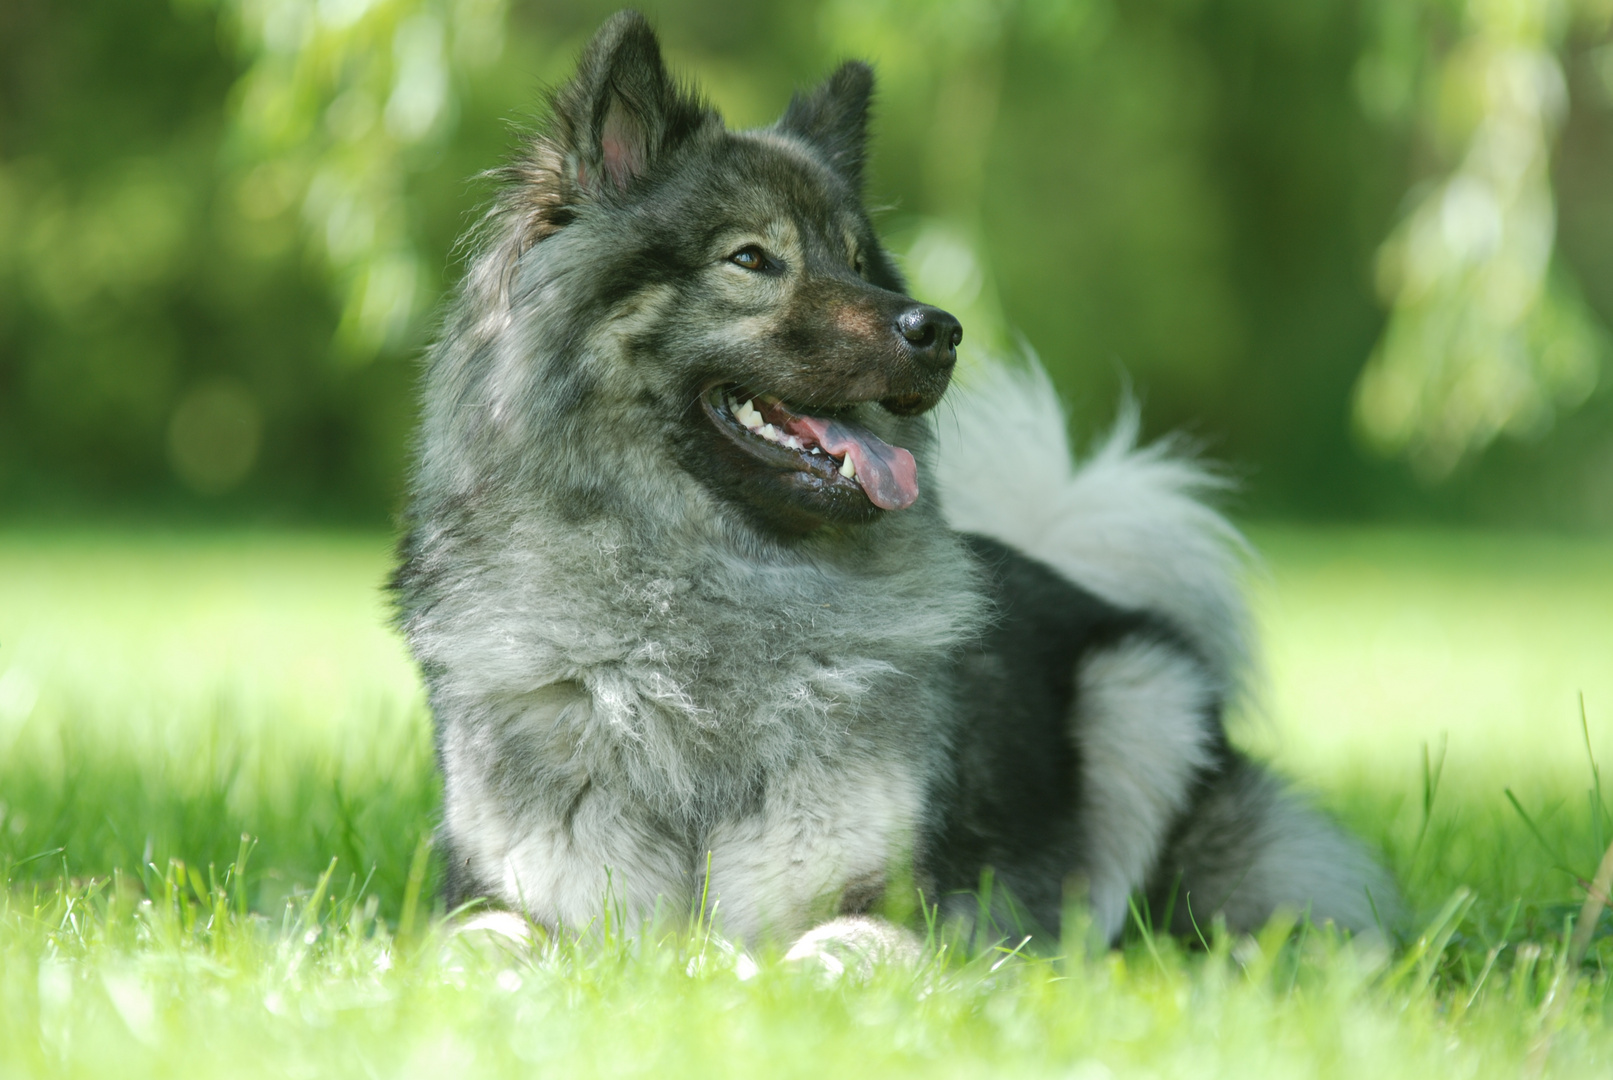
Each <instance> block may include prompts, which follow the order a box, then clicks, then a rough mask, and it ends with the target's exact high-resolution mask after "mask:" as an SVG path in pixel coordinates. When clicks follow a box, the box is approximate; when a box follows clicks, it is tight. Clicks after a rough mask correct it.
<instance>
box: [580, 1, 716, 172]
mask: <svg viewBox="0 0 1613 1080" xmlns="http://www.w3.org/2000/svg"><path fill="white" fill-rule="evenodd" d="M714 116H715V114H713V113H712V112H711V110H710V109H709V108H707V107H706V106H705V105H704V104H703V103H702V102H700V101H699V100H698V99H696V98H695V97H693V96H692V95H688V94H685V93H683V92H682V91H680V89H679V88H678V85H677V83H676V82H674V81H673V79H672V76H671V75H670V74H668V73H667V69H666V65H665V64H663V63H662V62H661V46H660V43H659V42H658V41H656V39H655V31H654V30H651V29H650V24H649V23H648V22H646V21H645V19H644V16H642V15H640V14H639V13H638V12H636V11H620V12H617V13H616V14H615V15H613V16H612V17H611V19H610V21H609V22H607V23H606V24H605V25H604V26H603V27H601V28H600V30H599V32H598V33H597V34H595V35H594V39H593V40H592V41H590V42H589V43H588V47H587V48H586V49H584V50H583V54H582V59H581V61H580V62H579V63H578V65H577V74H576V76H575V77H574V78H573V79H572V80H571V81H570V82H569V83H567V84H566V85H565V86H562V87H561V88H560V89H559V90H558V91H557V92H556V93H555V95H554V129H553V131H552V132H551V136H550V137H551V138H552V139H553V140H554V141H555V142H556V143H558V149H559V150H560V151H561V153H562V154H563V155H564V159H565V169H566V172H567V173H568V174H569V176H568V179H570V180H571V181H572V182H573V183H574V184H575V185H576V186H577V188H578V189H579V190H580V191H582V192H588V193H599V192H601V191H603V190H605V188H606V186H607V185H609V187H610V188H613V189H614V190H615V191H617V192H623V191H626V190H628V189H629V188H630V187H632V185H633V183H634V181H636V180H637V179H638V178H639V177H641V176H643V175H644V174H645V173H646V172H648V171H649V169H650V168H651V167H652V166H653V165H654V164H655V162H656V160H657V159H658V158H659V157H660V156H661V155H662V154H664V153H666V152H667V151H668V150H670V149H672V148H673V147H674V146H676V145H677V144H678V143H679V142H681V141H683V140H684V139H686V138H688V137H689V135H691V134H693V133H694V132H695V131H696V130H698V129H699V128H700V127H701V126H702V125H704V124H705V123H707V122H708V121H709V120H711V119H714Z"/></svg>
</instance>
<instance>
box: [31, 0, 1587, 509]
mask: <svg viewBox="0 0 1613 1080" xmlns="http://www.w3.org/2000/svg"><path fill="white" fill-rule="evenodd" d="M1609 3H1610V0H1307V2H1305V3H1295V2H1294V0H1134V2H1132V3H1127V4H1120V3H1117V2H1114V0H932V2H921V0H817V2H816V3H811V4H794V5H769V4H756V3H752V2H740V0H734V2H720V3H713V2H710V0H706V2H698V3H697V2H695V0H664V2H658V3H649V4H646V5H645V6H646V7H647V8H648V9H649V10H650V14H651V15H652V17H653V18H655V19H656V20H657V22H658V23H659V25H660V26H661V28H662V33H663V38H664V42H665V45H666V48H667V51H668V54H669V57H670V59H671V60H672V61H673V63H674V65H675V66H677V67H679V68H681V69H682V70H683V71H685V72H686V73H687V74H689V75H690V76H691V77H693V78H695V79H696V80H697V81H698V82H700V83H701V84H702V85H703V86H704V87H705V88H706V89H707V90H708V91H709V92H710V93H711V95H712V96H713V98H714V99H715V101H716V103H717V104H718V105H719V106H720V107H721V108H722V109H723V110H724V112H725V114H726V115H727V116H728V117H729V119H730V121H731V122H734V123H737V124H741V125H751V124H760V123H766V122H768V121H769V120H770V119H771V118H772V117H773V116H774V115H776V114H777V111H778V110H779V109H780V108H781V107H782V104H783V102H784V101H785V100H786V98H787V96H788V94H789V92H790V90H791V88H792V87H793V86H796V85H799V84H802V83H805V82H808V81H811V80H814V79H817V78H821V77H822V75H823V74H824V73H825V72H826V71H827V70H828V68H829V67H830V65H831V64H832V63H833V62H834V61H836V60H838V59H841V58H843V57H845V56H852V55H855V56H865V57H868V58H871V59H873V60H874V61H875V62H876V65H877V66H878V69H879V72H880V96H879V102H878V115H877V118H876V139H875V144H874V160H873V165H872V179H871V196H872V198H873V200H874V201H875V202H876V203H879V204H883V205H885V206H887V207H888V209H887V210H885V211H884V212H883V213H882V215H881V222H882V225H883V227H884V229H885V232H886V234H887V237H888V238H889V239H890V241H891V243H892V245H893V247H894V248H895V249H896V250H897V251H898V253H899V254H900V255H901V256H902V257H903V258H904V259H905V261H906V265H907V266H908V269H909V271H910V274H911V276H912V278H913V280H914V283H915V289H916V291H918V292H919V293H920V295H923V296H924V297H925V298H926V299H931V300H933V301H935V302H938V303H941V304H944V305H947V306H949V307H952V308H954V309H955V310H957V311H958V313H959V314H960V315H961V316H962V317H963V319H964V321H965V325H966V328H967V333H966V346H967V347H968V348H969V349H970V350H974V351H976V352H977V353H978V352H980V351H993V352H1001V351H1005V350H1012V349H1015V348H1017V347H1018V343H1019V342H1020V341H1021V340H1024V341H1027V342H1029V343H1030V344H1031V345H1032V346H1034V347H1035V348H1036V349H1038V350H1039V351H1040V353H1041V355H1042V356H1043V358H1044V360H1045V362H1046V363H1047V365H1048V367H1049V369H1050V370H1051V371H1052V372H1053V374H1054V377H1055V380H1056V381H1057V382H1058V383H1059V385H1060V386H1061V387H1062V388H1063V389H1064V390H1065V391H1066V392H1067V393H1068V394H1069V395H1070V396H1071V398H1072V401H1073V403H1074V411H1075V417H1076V419H1077V421H1078V423H1080V424H1081V425H1082V426H1083V427H1085V428H1087V429H1090V428H1091V427H1092V426H1093V425H1094V424H1097V423H1101V422H1102V421H1103V420H1104V419H1105V418H1106V417H1107V416H1108V415H1109V414H1110V412H1111V411H1112V408H1113V401H1114V397H1115V394H1116V392H1117V390H1118V388H1119V386H1120V385H1121V383H1122V382H1123V381H1126V380H1129V381H1131V382H1132V383H1134V384H1135V385H1136V386H1137V387H1138V388H1139V390H1140V391H1141V392H1142V393H1143V394H1144V395H1145V397H1146V399H1147V405H1148V410H1147V414H1146V415H1147V416H1148V418H1149V420H1150V423H1151V425H1152V427H1153V430H1155V431H1158V430H1163V429H1165V428H1174V427H1178V426H1182V425H1186V426H1187V427H1188V428H1189V429H1190V430H1192V431H1195V432H1197V433H1198V434H1200V435H1201V436H1202V437H1204V439H1205V440H1206V441H1207V442H1208V443H1209V444H1210V446H1211V449H1212V450H1213V451H1214V452H1215V453H1217V454H1218V455H1220V456H1224V457H1228V458H1230V459H1231V460H1232V461H1233V462H1234V463H1235V465H1236V466H1237V467H1239V468H1241V469H1242V470H1244V471H1246V472H1248V473H1249V474H1251V477H1250V484H1249V491H1250V495H1249V504H1248V505H1250V506H1251V507H1252V508H1254V509H1256V510H1260V511H1264V512H1281V513H1290V514H1292V513H1299V514H1311V515H1317V514H1323V515H1359V514H1386V513H1392V514H1406V513H1440V514H1446V515H1453V516H1466V517H1469V518H1473V517H1482V518H1485V519H1492V520H1518V519H1528V520H1533V521H1553V520H1555V521H1560V522H1564V523H1569V522H1580V523H1589V522H1595V521H1606V522H1613V481H1605V480H1603V479H1602V478H1604V477H1607V476H1613V424H1610V423H1609V420H1610V419H1613V394H1610V393H1609V392H1608V390H1607V388H1606V387H1607V380H1606V379H1605V378H1604V377H1603V375H1604V370H1605V367H1606V361H1605V359H1604V353H1605V348H1604V346H1603V344H1602V342H1603V340H1604V333H1603V330H1602V329H1601V327H1602V326H1603V325H1604V324H1605V320H1606V319H1608V318H1609V317H1610V316H1613V260H1610V258H1609V257H1608V255H1607V252H1608V251H1613V195H1610V194H1609V193H1610V192H1613V185H1610V184H1609V183H1608V180H1609V178H1610V177H1613V92H1610V89H1609V88H1610V87H1613V61H1610V60H1607V59H1605V58H1606V57H1609V56H1613V52H1610V51H1609V50H1610V46H1608V45H1607V44H1606V39H1607V27H1608V22H1609V13H1608V10H1607V8H1608V6H1609ZM614 6H615V5H614V4H611V3H605V2H600V0H583V2H570V3H565V4H561V3H557V2H548V0H533V2H529V3H524V4H521V5H517V6H514V7H511V8H508V9H507V8H506V6H505V2H504V0H102V2H101V3H100V4H99V5H97V6H96V7H95V8H93V9H90V10H88V11H74V12H69V11H67V10H65V9H62V8H60V7H59V6H56V5H51V4H49V3H46V2H45V0H10V2H9V3H8V4H6V5H4V6H0V505H10V506H13V507H25V506H34V507H39V506H43V505H49V504H51V503H62V502H66V503H70V504H77V505H81V506H82V505H87V504H93V505H97V506H105V505H106V504H107V502H108V500H116V499H123V500H125V501H126V502H128V503H129V504H130V505H150V504H151V503H152V501H153V500H156V501H157V503H159V504H161V505H164V506H170V507H172V506H182V507H191V508H195V509H198V510H201V509H205V508H207V507H212V508H214V511H212V512H225V513H230V514H240V513H261V512H282V511H284V512H290V513H297V514H310V513H312V514H324V515H330V514H337V515H351V516H357V517H361V518H366V519H374V517H375V516H377V514H378V513H379V512H381V511H382V510H383V509H384V508H385V507H387V506H388V505H390V504H392V503H393V502H394V501H395V499H396V498H397V494H398V484H399V478H400V476H401V470H402V465H403V461H404V457H405V447H406V438H407V431H408V427H409V423H410V416H411V410H410V408H409V404H408V402H409V394H410V384H411V382H412V368H411V366H410V365H409V364H407V363H400V362H399V360H401V359H406V358H407V357H409V356H411V355H413V354H414V353H415V352H416V351H417V350H418V348H419V347H420V345H421V343H422V341H423V340H424V338H425V335H426V333H427V332H428V328H429V325H430V318H429V313H430V312H431V310H432V309H433V306H434V304H435V302H436V298H437V297H438V296H439V295H440V294H441V293H442V292H443V291H444V289H445V288H446V287H447V285H448V284H449V283H450V282H451V280H452V278H453V276H454V273H455V269H454V267H453V266H452V265H451V262H450V251H451V248H452V245H453V243H454V239H455V237H456V236H457V235H458V234H459V233H460V232H462V231H463V229H464V227H465V226H466V225H467V223H468V222H469V221H470V220H472V219H473V216H474V213H475V209H476V207H477V205H478V203H479V202H481V201H482V200H483V199H485V196H486V192H485V190H484V189H481V188H479V187H478V186H477V185H475V184H470V185H467V183H466V179H465V178H467V177H472V176H475V175H476V174H478V173H480V172H481V171H483V170H485V169H487V168H489V167H490V166H492V165H495V164H497V163H498V162H499V161H500V160H501V159H502V157H503V156H504V155H505V154H506V153H507V152H508V149H509V147H510V145H511V143H512V142H513V141H514V139H515V138H516V137H517V136H516V135H515V134H514V131H515V130H518V129H522V128H526V127H529V126H530V125H531V124H532V123H533V122H534V120H535V119H536V117H537V116H538V114H540V112H541V109H540V107H539V104H540V98H541V95H540V93H539V89H540V87H541V85H542V84H544V83H546V82H553V81H556V80H558V79H561V78H564V77H565V75H566V74H567V72H568V71H569V67H570V64H571V62H572V58H573V57H574V55H575V51H576V49H577V48H578V47H580V45H581V43H582V42H583V41H584V40H585V39H586V38H587V36H588V35H589V34H590V33H591V32H592V31H593V30H594V28H595V27H597V25H598V24H599V22H600V21H601V20H602V19H603V18H604V17H605V16H606V15H607V14H609V12H610V11H611V10H612V9H613V7H614ZM221 42H222V43H223V45H222V47H221V44H220V43H221ZM1565 65H1566V66H1565ZM1565 72H1566V73H1567V77H1566V78H1565V75H1564V73H1565ZM507 118H513V123H512V121H511V120H510V119H507ZM1559 133H1560V134H1559ZM1554 155H1555V156H1554ZM1554 170H1555V171H1556V172H1557V173H1558V174H1559V176H1560V182H1558V183H1555V184H1554V176H1553V173H1554ZM1559 215H1560V217H1561V219H1562V221H1563V223H1564V227H1563V228H1562V229H1561V230H1559V229H1557V228H1556V221H1557V218H1558V216H1559ZM1570 223H1572V225H1573V228H1572V229H1570V228H1569V227H1568V225H1569V224H1570ZM1554 238H1559V239H1560V241H1561V243H1560V245H1559V246H1558V248H1556V249H1554V244H1553V241H1554ZM1554 250H1555V254H1554ZM1021 335H1023V336H1021ZM1576 407H1577V411H1575V410H1576ZM1570 414H1571V415H1570ZM1554 417H1555V418H1557V419H1556V420H1555V421H1554ZM1564 417H1567V418H1566V419H1564ZM1554 425H1555V426H1554ZM1547 428H1551V429H1552V430H1553V431H1554V432H1555V434H1554V435H1553V436H1552V437H1551V438H1544V437H1543V436H1544V434H1545V432H1546V430H1547ZM1503 432H1505V433H1512V434H1516V435H1519V436H1520V437H1521V439H1520V440H1514V441H1511V442H1509V443H1508V444H1507V445H1502V446H1498V447H1496V448H1493V449H1491V450H1490V451H1488V452H1487V453H1485V454H1484V455H1483V456H1482V457H1479V456H1478V455H1477V452H1478V451H1479V450H1481V449H1482V448H1483V447H1484V445H1485V444H1486V443H1487V442H1488V441H1489V440H1491V439H1492V438H1494V437H1495V436H1496V435H1497V434H1499V433H1503ZM1383 455H1389V456H1390V457H1393V456H1397V455H1404V456H1406V457H1408V458H1409V459H1410V460H1411V461H1412V462H1413V463H1414V465H1415V470H1414V471H1412V472H1408V471H1407V470H1405V469H1403V468H1401V467H1399V466H1398V465H1395V464H1392V463H1388V462H1386V461H1385V460H1384V459H1383ZM1415 476H1421V477H1423V478H1424V479H1425V480H1426V479H1430V478H1443V481H1442V483H1441V484H1440V485H1439V486H1438V487H1437V488H1434V489H1427V488H1425V487H1424V486H1423V485H1422V484H1419V483H1417V482H1416V481H1415V479H1414V477H1415ZM275 508H279V510H276V509H275Z"/></svg>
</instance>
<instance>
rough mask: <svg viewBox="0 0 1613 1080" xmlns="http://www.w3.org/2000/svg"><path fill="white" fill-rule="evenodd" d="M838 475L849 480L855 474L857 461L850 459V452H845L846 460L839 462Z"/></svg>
mask: <svg viewBox="0 0 1613 1080" xmlns="http://www.w3.org/2000/svg"><path fill="white" fill-rule="evenodd" d="M840 475H841V476H844V477H845V478H846V479H847V480H851V479H853V478H855V477H856V475H857V463H856V462H855V461H852V460H851V455H850V454H847V455H846V460H844V461H842V462H841V463H840Z"/></svg>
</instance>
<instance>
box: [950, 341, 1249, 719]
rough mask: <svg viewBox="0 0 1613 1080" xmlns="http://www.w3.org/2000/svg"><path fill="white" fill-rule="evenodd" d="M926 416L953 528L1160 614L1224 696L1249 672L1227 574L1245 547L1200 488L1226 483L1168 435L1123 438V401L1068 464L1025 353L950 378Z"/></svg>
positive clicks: (1058, 421) (1049, 398) (1127, 422)
mask: <svg viewBox="0 0 1613 1080" xmlns="http://www.w3.org/2000/svg"><path fill="white" fill-rule="evenodd" d="M947 401H948V403H949V404H950V408H948V407H947V406H945V405H943V407H942V408H941V409H940V410H939V411H938V412H937V414H936V417H937V427H938V429H939V430H938V432H937V434H938V439H939V444H940V445H939V454H938V462H937V466H936V472H937V480H938V481H939V483H940V488H941V498H942V506H943V508H944V511H945V513H946V517H947V520H948V522H949V523H950V524H951V525H952V527H953V528H956V529H961V530H964V531H968V532H976V533H983V534H985V535H986V536H990V537H992V538H993V539H996V540H1000V541H1002V542H1004V543H1006V544H1009V545H1011V546H1013V547H1016V548H1018V549H1019V550H1020V551H1023V552H1025V553H1026V554H1027V555H1030V556H1032V557H1034V558H1036V559H1039V560H1041V561H1042V562H1044V563H1046V564H1047V565H1049V566H1051V567H1053V568H1054V569H1055V570H1058V571H1059V572H1060V573H1062V574H1064V575H1065V576H1067V577H1068V578H1070V580H1072V581H1074V582H1075V583H1077V584H1078V585H1081V586H1083V587H1084V588H1086V589H1088V590H1090V591H1091V592H1093V593H1095V594H1097V595H1098V596H1100V597H1102V598H1104V599H1105V600H1108V601H1109V602H1110V603H1113V604H1117V605H1120V606H1123V607H1132V608H1146V609H1150V610H1153V611H1156V612H1158V613H1160V614H1162V615H1164V616H1165V617H1166V618H1168V619H1170V620H1171V621H1172V622H1174V623H1175V624H1176V625H1177V627H1178V628H1179V629H1180V630H1181V631H1182V633H1184V634H1186V635H1187V637H1188V638H1189V640H1191V641H1192V642H1193V643H1194V645H1195V646H1196V647H1197V648H1198V649H1199V650H1200V652H1201V653H1202V654H1203V657H1204V659H1205V660H1206V661H1207V662H1208V663H1210V664H1211V665H1212V666H1213V667H1214V669H1215V671H1216V672H1217V673H1218V674H1219V676H1220V677H1221V678H1222V679H1223V681H1224V685H1223V689H1224V691H1225V692H1226V693H1227V694H1229V695H1230V694H1234V693H1236V692H1238V691H1240V690H1242V689H1244V688H1245V687H1246V686H1247V682H1248V679H1249V677H1250V674H1251V671H1252V657H1251V652H1250V650H1251V644H1250V642H1251V638H1250V630H1249V616H1248V609H1247V608H1246V607H1245V605H1244V601H1243V595H1242V590H1241V588H1240V582H1241V578H1242V576H1243V573H1244V569H1245V567H1246V565H1247V562H1248V556H1249V549H1248V545H1247V544H1246V543H1245V542H1244V540H1243V537H1242V536H1241V535H1239V533H1238V531H1237V530H1236V529H1235V528H1233V527H1232V525H1231V524H1230V523H1229V522H1228V521H1227V520H1226V519H1225V518H1224V517H1222V516H1221V515H1220V514H1219V513H1217V512H1216V511H1215V510H1213V509H1211V508H1210V506H1208V505H1207V504H1206V503H1205V502H1204V501H1203V499H1204V497H1205V496H1207V495H1211V494H1213V493H1215V492H1217V491H1219V490H1222V489H1224V488H1225V487H1226V486H1227V482H1226V480H1225V479H1224V478H1222V477H1219V476H1217V475H1215V474H1214V473H1212V472H1210V471H1208V470H1206V469H1205V468H1204V467H1203V466H1202V465H1200V464H1198V463H1196V462H1195V461H1193V460H1192V459H1191V458H1190V457H1189V456H1187V455H1186V454H1184V453H1183V451H1182V448H1181V447H1180V446H1179V445H1178V444H1176V443H1173V442H1172V441H1170V440H1166V441H1163V442H1158V443H1154V444H1152V445H1150V446H1144V447H1139V446H1138V445H1137V431H1138V418H1137V406H1136V403H1135V402H1134V401H1132V400H1131V399H1129V398H1128V399H1127V400H1126V401H1124V402H1123V404H1122V407H1121V411H1120V416H1119V418H1118V419H1117V420H1116V422H1115V425H1114V428H1113V430H1111V431H1110V433H1109V434H1108V436H1107V437H1106V438H1104V439H1103V440H1102V441H1101V442H1099V443H1098V444H1097V445H1096V446H1095V448H1094V449H1093V450H1092V451H1091V452H1090V453H1089V454H1087V455H1086V457H1085V459H1084V460H1080V461H1077V460H1076V459H1075V458H1074V457H1073V455H1072V454H1071V452H1070V443H1069V436H1068V434H1067V432H1066V427H1065V418H1064V411H1063V408H1062V406H1061V405H1060V403H1059V399H1058V395H1057V393H1056V392H1055V391H1054V389H1053V384H1052V382H1051V381H1050V380H1049V379H1048V377H1047V373H1046V372H1045V371H1043V370H1042V367H1041V365H1040V364H1038V363H1037V362H1036V361H1035V360H1034V358H1032V359H1031V360H1030V362H1029V363H1028V364H1026V365H1024V366H1013V367H1010V366H1008V365H993V366H992V367H990V368H988V369H986V370H979V371H976V372H975V373H974V377H973V378H972V379H969V380H968V381H967V382H966V383H965V384H964V385H958V386H955V389H954V390H953V391H952V392H951V394H950V395H949V397H948V399H947Z"/></svg>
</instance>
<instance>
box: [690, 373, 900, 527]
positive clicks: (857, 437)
mask: <svg viewBox="0 0 1613 1080" xmlns="http://www.w3.org/2000/svg"><path fill="white" fill-rule="evenodd" d="M701 404H702V405H703V406H704V408H705V411H706V415H707V417H708V418H709V419H710V420H711V422H712V423H713V424H714V425H715V426H716V428H717V430H718V431H721V432H722V433H723V434H724V435H726V436H727V437H728V438H729V439H731V440H732V441H733V442H734V443H735V444H736V445H737V446H739V447H740V448H741V449H743V450H744V451H745V452H746V453H748V454H750V455H752V456H753V457H755V458H757V459H758V460H759V461H760V462H761V463H763V464H765V465H768V466H771V467H772V468H774V469H778V470H792V471H795V472H801V473H806V474H808V475H809V476H812V477H814V478H816V479H817V481H818V482H819V483H820V484H821V485H822V486H824V487H827V488H830V489H835V488H838V489H841V490H843V491H845V492H847V493H854V492H857V491H860V492H861V493H862V494H863V495H864V496H866V497H867V499H868V501H869V502H871V503H873V504H874V505H875V506H877V507H879V508H880V509H881V510H905V509H906V508H907V507H909V506H912V505H913V503H914V501H915V500H917V499H918V497H919V486H918V466H917V464H916V463H915V462H914V460H913V455H912V454H911V453H909V452H908V451H907V450H904V449H903V448H902V447H900V446H892V445H890V444H889V443H887V442H885V441H884V440H883V439H881V438H880V437H879V436H878V435H875V434H874V433H873V432H872V431H869V430H868V429H867V428H866V427H864V426H862V425H861V424H858V423H856V422H855V421H853V420H851V419H850V418H849V417H847V416H845V415H835V412H836V411H835V410H817V411H819V412H822V413H824V415H813V414H810V413H807V412H806V411H804V410H799V409H795V408H792V407H790V406H789V405H786V404H785V403H784V401H783V400H782V399H780V398H779V397H777V396H776V395H773V394H763V393H752V392H750V391H748V390H747V389H745V388H744V387H741V386H737V385H733V384H718V385H716V386H713V387H711V388H710V389H709V390H707V391H706V393H705V394H704V395H703V396H702V398H701Z"/></svg>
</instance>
